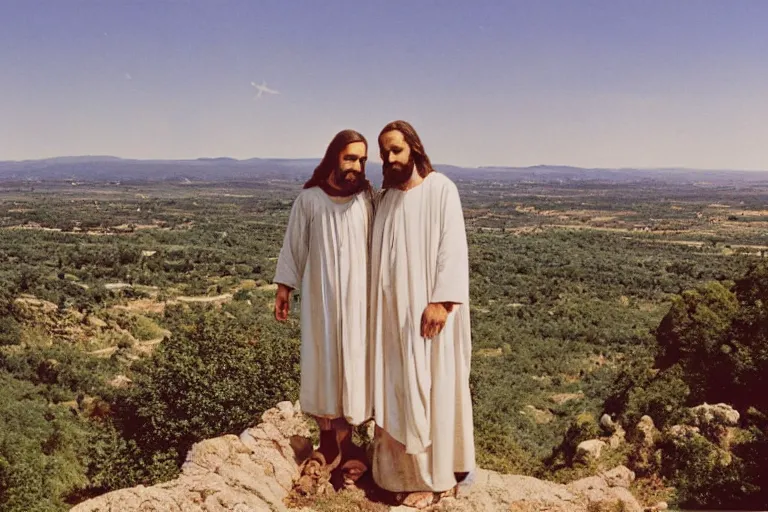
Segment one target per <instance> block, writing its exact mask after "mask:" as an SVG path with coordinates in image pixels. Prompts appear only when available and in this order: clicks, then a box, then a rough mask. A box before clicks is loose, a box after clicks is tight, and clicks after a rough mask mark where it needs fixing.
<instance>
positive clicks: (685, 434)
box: [667, 425, 700, 441]
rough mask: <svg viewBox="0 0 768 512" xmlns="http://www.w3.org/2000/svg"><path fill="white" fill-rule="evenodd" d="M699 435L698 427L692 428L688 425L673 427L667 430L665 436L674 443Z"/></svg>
mask: <svg viewBox="0 0 768 512" xmlns="http://www.w3.org/2000/svg"><path fill="white" fill-rule="evenodd" d="M699 433H700V431H699V427H692V426H690V425H673V426H671V427H669V429H668V430H667V435H669V437H670V438H672V440H674V441H680V440H683V439H688V438H692V437H694V436H695V435H696V434H699Z"/></svg>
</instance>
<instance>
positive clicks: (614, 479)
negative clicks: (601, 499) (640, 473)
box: [602, 466, 635, 489]
mask: <svg viewBox="0 0 768 512" xmlns="http://www.w3.org/2000/svg"><path fill="white" fill-rule="evenodd" d="M602 477H603V478H604V479H605V482H606V483H607V484H608V485H609V486H610V487H623V488H625V489H629V486H630V485H632V482H634V481H635V472H634V471H632V470H630V469H629V468H628V467H626V466H617V467H615V468H613V469H611V470H610V471H606V472H605V473H603V475H602Z"/></svg>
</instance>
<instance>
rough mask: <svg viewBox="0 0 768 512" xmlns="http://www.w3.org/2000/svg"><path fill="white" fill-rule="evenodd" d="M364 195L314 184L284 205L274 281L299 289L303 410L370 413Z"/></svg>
mask: <svg viewBox="0 0 768 512" xmlns="http://www.w3.org/2000/svg"><path fill="white" fill-rule="evenodd" d="M372 222H373V205H372V202H371V199H370V196H369V195H368V193H367V192H360V193H358V194H356V195H355V196H353V197H352V198H349V199H347V200H344V198H331V196H329V195H327V194H326V193H325V192H323V190H322V189H320V188H319V187H312V188H309V189H305V190H302V191H301V193H300V194H299V195H298V197H297V198H296V200H295V201H294V203H293V206H292V208H291V214H290V218H289V220H288V227H287V229H286V233H285V238H284V241H283V246H282V249H281V250H280V256H279V257H278V261H277V270H276V273H275V278H274V280H273V281H274V282H275V283H282V284H285V285H287V286H290V287H291V288H294V289H298V290H301V390H300V395H299V401H300V403H301V408H302V410H303V411H304V412H306V413H307V414H311V415H313V416H317V417H319V418H325V419H335V418H342V417H343V418H345V419H346V420H347V421H348V422H349V423H351V424H353V425H359V424H360V423H362V422H364V421H366V420H368V419H369V418H370V417H371V403H370V393H369V391H368V390H369V386H368V376H367V375H366V361H367V352H368V351H367V339H366V334H367V314H368V309H367V306H368V300H367V296H368V276H369V260H368V251H369V247H370V228H371V224H372Z"/></svg>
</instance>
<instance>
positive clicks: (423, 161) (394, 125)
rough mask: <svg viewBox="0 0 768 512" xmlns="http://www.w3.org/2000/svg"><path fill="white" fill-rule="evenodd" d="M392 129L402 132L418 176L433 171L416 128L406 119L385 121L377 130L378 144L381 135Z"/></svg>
mask: <svg viewBox="0 0 768 512" xmlns="http://www.w3.org/2000/svg"><path fill="white" fill-rule="evenodd" d="M394 130H397V131H399V132H400V133H402V134H403V139H404V140H405V143H406V144H408V146H409V147H410V148H411V158H413V162H414V164H415V165H416V169H417V170H418V171H417V172H418V173H419V176H421V177H422V178H426V177H427V174H429V173H431V172H434V170H435V169H434V168H433V167H432V162H431V161H430V160H429V156H427V152H426V151H425V150H424V144H422V143H421V139H420V138H419V134H418V133H416V130H415V129H414V128H413V126H412V125H411V123H409V122H408V121H403V120H397V121H392V122H391V123H387V125H386V126H385V127H384V128H382V129H381V131H380V132H379V145H381V136H382V135H384V134H385V133H387V132H391V131H394ZM388 186H389V185H388V184H387V183H384V184H382V188H387V187H388Z"/></svg>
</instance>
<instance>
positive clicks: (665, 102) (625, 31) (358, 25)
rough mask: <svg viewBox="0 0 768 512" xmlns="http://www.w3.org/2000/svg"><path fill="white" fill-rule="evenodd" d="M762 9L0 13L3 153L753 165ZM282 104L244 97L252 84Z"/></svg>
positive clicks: (254, 2)
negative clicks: (352, 148) (397, 124)
mask: <svg viewBox="0 0 768 512" xmlns="http://www.w3.org/2000/svg"><path fill="white" fill-rule="evenodd" d="M766 27H768V1H765V0H751V1H750V0H721V1H708V0H658V1H652V0H646V1H639V0H638V1H630V0H604V1H596V0H595V1H590V0H568V1H554V0H552V1H548V0H526V1H516V0H487V1H475V2H470V0H463V1H454V0H439V1H437V0H435V1H432V0H388V1H370V0H357V1H355V2H353V1H341V0H322V1H320V0H243V1H224V0H208V1H199V0H194V1H193V0H188V1H182V0H175V1H171V0H144V1H139V0H135V1H127V0H99V1H87V0H50V1H38V0H0V160H18V159H31V158H42V157H50V156H63V155H84V154H92V155H106V154H108V155H115V156H121V157H131V158H197V157H214V156H231V157H235V158H250V157H318V158H319V157H320V156H322V153H323V152H324V151H325V147H326V145H327V144H328V142H329V141H330V139H331V138H332V136H333V135H334V134H335V133H336V132H337V131H338V130H341V129H343V128H354V129H357V130H359V131H361V132H363V134H365V135H366V137H368V140H369V141H370V142H371V143H372V144H373V146H372V147H371V148H370V149H369V156H370V158H371V160H372V161H378V156H377V154H378V147H377V145H376V137H377V135H378V133H379V130H380V129H381V127H382V126H383V125H384V124H386V123H387V122H389V121H391V120H394V119H406V120H408V121H410V122H412V123H413V125H414V126H415V127H416V129H417V130H418V131H419V133H420V135H421V137H422V140H423V142H424V144H425V147H426V149H427V152H428V153H429V154H430V158H431V159H432V161H433V162H438V163H452V164H457V165H471V166H474V165H512V166H524V165H537V164H563V165H576V166H584V167H618V166H625V167H630V166H638V167H675V166H685V167H695V168H734V169H768V28H766ZM262 81H266V84H267V86H268V87H270V88H272V89H276V90H278V91H279V92H280V94H279V95H271V94H265V95H263V96H262V97H261V98H256V93H257V91H256V89H255V88H253V87H252V86H251V82H257V83H261V82H262Z"/></svg>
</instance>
